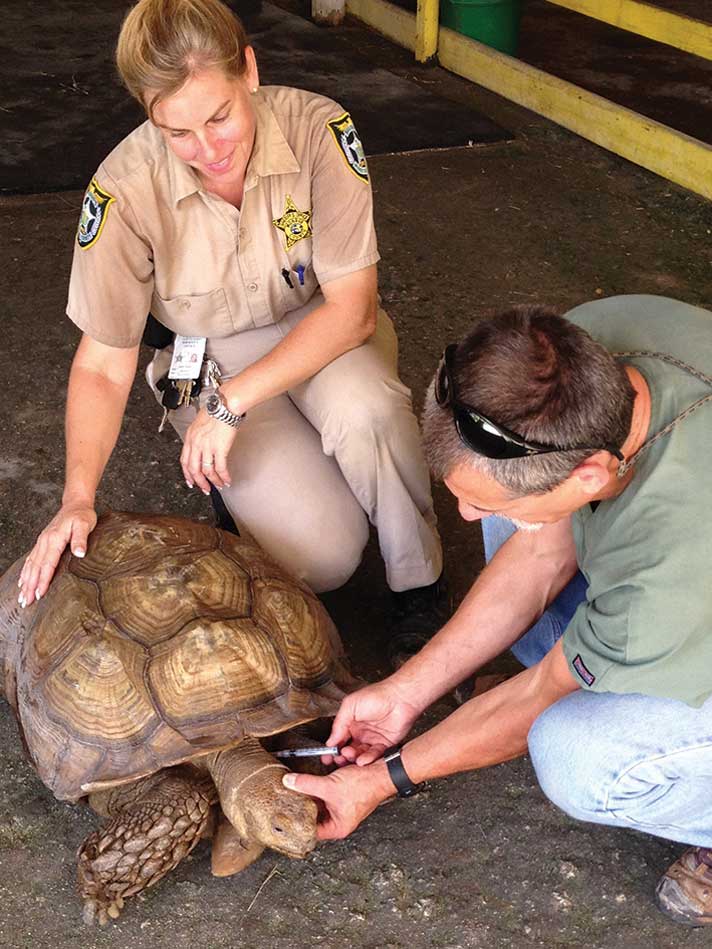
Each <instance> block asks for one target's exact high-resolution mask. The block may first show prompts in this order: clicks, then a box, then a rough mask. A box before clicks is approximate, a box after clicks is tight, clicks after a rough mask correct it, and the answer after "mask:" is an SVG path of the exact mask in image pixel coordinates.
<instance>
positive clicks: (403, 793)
mask: <svg viewBox="0 0 712 949" xmlns="http://www.w3.org/2000/svg"><path fill="white" fill-rule="evenodd" d="M383 760H384V761H385V762H386V767H387V768H388V774H389V775H390V778H391V781H392V782H393V785H394V787H395V789H396V791H398V797H411V795H413V794H416V793H417V791H418V785H417V784H413V782H412V781H411V780H410V778H409V777H408V772H407V771H406V770H405V768H404V767H403V761H402V760H401V747H400V745H396V746H395V747H394V748H389V749H388V751H386V753H385V754H384V755H383Z"/></svg>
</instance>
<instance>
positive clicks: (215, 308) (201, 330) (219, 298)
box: [151, 287, 235, 339]
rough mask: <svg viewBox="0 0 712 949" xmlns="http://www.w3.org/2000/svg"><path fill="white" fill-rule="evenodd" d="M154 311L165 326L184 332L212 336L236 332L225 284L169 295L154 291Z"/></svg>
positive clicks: (152, 308)
mask: <svg viewBox="0 0 712 949" xmlns="http://www.w3.org/2000/svg"><path fill="white" fill-rule="evenodd" d="M151 312H152V313H153V315H154V316H155V317H156V319H157V320H160V322H161V323H163V325H164V326H167V327H168V329H170V330H173V332H174V333H180V334H181V336H205V337H206V338H207V339H211V338H215V337H220V336H230V335H232V334H233V333H234V332H235V328H234V326H233V324H232V318H231V315H230V305H229V303H228V302H227V295H226V294H225V291H224V290H223V289H222V287H219V288H218V289H217V290H211V291H210V292H209V293H184V294H181V295H180V296H178V297H170V298H168V299H165V298H163V297H160V296H159V295H158V294H157V293H154V294H153V298H152V300H151Z"/></svg>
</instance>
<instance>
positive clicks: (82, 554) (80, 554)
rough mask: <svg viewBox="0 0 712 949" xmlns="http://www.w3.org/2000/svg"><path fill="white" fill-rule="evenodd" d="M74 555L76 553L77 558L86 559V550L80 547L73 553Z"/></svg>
mask: <svg viewBox="0 0 712 949" xmlns="http://www.w3.org/2000/svg"><path fill="white" fill-rule="evenodd" d="M73 553H74V556H75V557H85V556H86V550H84V548H83V547H78V548H77V549H76V550H75V551H73Z"/></svg>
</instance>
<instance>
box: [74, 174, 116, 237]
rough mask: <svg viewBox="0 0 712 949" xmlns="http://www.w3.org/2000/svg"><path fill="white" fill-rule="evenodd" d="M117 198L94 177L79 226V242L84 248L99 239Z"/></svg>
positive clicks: (86, 194) (88, 190)
mask: <svg viewBox="0 0 712 949" xmlns="http://www.w3.org/2000/svg"><path fill="white" fill-rule="evenodd" d="M115 200H116V198H115V197H114V196H113V195H111V194H109V192H108V191H104V189H103V188H100V187H99V184H98V182H97V180H96V178H92V180H91V184H90V185H89V187H88V188H87V190H86V193H85V195H84V200H83V201H82V213H81V216H80V218H79V227H78V228H77V244H79V246H80V247H81V248H82V249H83V250H86V249H87V247H91V245H92V244H96V242H97V241H98V240H99V237H100V236H101V232H102V230H103V228H104V222H105V221H106V217H107V215H108V213H109V208H110V207H111V205H112V203H113V202H114V201H115Z"/></svg>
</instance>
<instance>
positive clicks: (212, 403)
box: [205, 393, 222, 415]
mask: <svg viewBox="0 0 712 949" xmlns="http://www.w3.org/2000/svg"><path fill="white" fill-rule="evenodd" d="M221 405H222V403H221V402H220V399H219V398H218V397H217V395H215V393H213V394H212V395H210V396H208V400H207V402H206V403H205V408H206V410H207V413H208V415H213V414H214V413H215V412H217V410H218V409H219V408H220V406H221Z"/></svg>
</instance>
